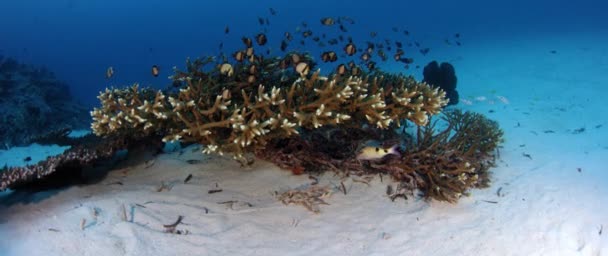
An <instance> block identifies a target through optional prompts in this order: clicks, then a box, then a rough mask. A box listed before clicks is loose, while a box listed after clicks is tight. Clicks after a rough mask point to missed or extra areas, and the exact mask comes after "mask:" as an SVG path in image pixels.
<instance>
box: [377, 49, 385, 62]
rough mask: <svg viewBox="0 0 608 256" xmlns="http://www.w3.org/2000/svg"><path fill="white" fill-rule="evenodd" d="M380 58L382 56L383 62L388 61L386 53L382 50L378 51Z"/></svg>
mask: <svg viewBox="0 0 608 256" xmlns="http://www.w3.org/2000/svg"><path fill="white" fill-rule="evenodd" d="M378 56H380V58H381V59H382V61H386V59H387V57H386V53H384V51H383V50H382V49H380V50H378Z"/></svg>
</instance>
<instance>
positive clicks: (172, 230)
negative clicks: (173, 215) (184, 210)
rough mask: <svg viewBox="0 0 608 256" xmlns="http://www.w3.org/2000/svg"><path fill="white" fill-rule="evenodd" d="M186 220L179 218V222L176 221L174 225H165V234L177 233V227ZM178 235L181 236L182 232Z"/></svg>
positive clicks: (182, 217)
mask: <svg viewBox="0 0 608 256" xmlns="http://www.w3.org/2000/svg"><path fill="white" fill-rule="evenodd" d="M183 219H184V216H181V215H179V216H177V221H175V223H173V224H168V225H163V227H164V228H165V232H167V233H175V228H176V227H177V225H179V224H180V223H182V220H183ZM177 234H181V232H177Z"/></svg>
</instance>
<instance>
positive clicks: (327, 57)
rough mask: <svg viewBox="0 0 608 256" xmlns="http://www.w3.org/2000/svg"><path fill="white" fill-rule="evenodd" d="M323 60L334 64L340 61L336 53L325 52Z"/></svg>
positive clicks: (322, 55)
mask: <svg viewBox="0 0 608 256" xmlns="http://www.w3.org/2000/svg"><path fill="white" fill-rule="evenodd" d="M321 60H323V61H324V62H334V61H336V60H338V55H337V54H336V53H335V52H334V51H329V52H323V54H321Z"/></svg>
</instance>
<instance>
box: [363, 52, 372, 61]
mask: <svg viewBox="0 0 608 256" xmlns="http://www.w3.org/2000/svg"><path fill="white" fill-rule="evenodd" d="M371 57H372V56H371V55H369V53H367V52H366V53H363V54H361V60H362V61H368V60H369V59H370V58H371Z"/></svg>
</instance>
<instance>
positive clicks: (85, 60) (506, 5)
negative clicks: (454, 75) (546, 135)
mask: <svg viewBox="0 0 608 256" xmlns="http://www.w3.org/2000/svg"><path fill="white" fill-rule="evenodd" d="M269 7H272V8H274V9H275V10H276V11H277V12H278V14H277V15H276V16H271V15H270V13H269V10H268V8H269ZM605 10H608V1H599V0H596V1H594V0H583V1H563V0H560V1H532V0H531V1H525V0H512V1H482V0H469V1H453V0H449V1H448V0H444V1H439V0H434V1H381V0H376V1H278V0H277V1H236V0H233V1H200V0H198V1H195V0H188V1H186V0H182V1H179V0H178V1H162V0H148V1H135V0H130V1H125V0H105V1H93V0H91V1H84V0H81V1H78V0H58V1H43V0H19V1H8V0H3V1H0V32H1V34H0V54H1V55H4V56H12V57H15V58H17V59H18V60H20V61H23V62H26V63H33V64H38V65H45V66H48V67H49V68H50V69H51V70H53V71H54V72H55V73H56V74H57V75H58V77H59V78H60V79H62V80H64V81H67V82H68V83H69V84H70V85H71V87H72V93H73V94H74V95H75V97H77V98H79V99H80V100H81V101H82V102H83V103H85V104H90V105H97V100H96V98H95V97H96V96H97V94H98V91H100V90H102V89H103V88H105V87H108V86H112V85H114V86H126V85H130V84H131V83H134V82H140V83H141V84H142V85H151V86H156V87H159V88H161V87H165V86H167V85H168V84H169V80H168V79H167V78H166V77H167V76H169V75H171V67H173V66H178V67H183V66H184V61H185V59H186V57H189V56H190V57H193V58H194V57H198V56H201V55H215V54H217V53H218V50H217V49H218V44H219V42H221V41H223V42H224V49H225V51H226V52H227V53H231V52H233V51H235V50H237V49H241V48H242V43H241V42H240V38H241V36H243V35H248V36H253V35H255V34H256V33H258V32H260V31H261V30H262V27H261V26H260V25H259V24H258V21H257V18H258V17H268V18H269V20H270V26H268V28H267V31H268V33H267V34H268V36H269V45H270V46H271V47H272V48H273V49H274V50H273V51H274V52H275V53H279V50H278V48H279V44H280V39H282V37H283V34H284V32H285V31H290V32H291V33H292V34H295V32H294V30H295V28H296V27H297V26H299V25H300V24H301V22H303V21H305V22H307V23H308V24H309V25H310V27H311V29H312V30H313V32H315V33H318V34H320V33H323V32H324V33H326V34H327V35H328V36H329V37H331V35H332V33H334V34H335V33H337V32H338V29H337V28H336V27H332V28H329V27H322V26H321V25H320V23H319V19H320V18H322V17H326V16H332V17H337V16H349V17H351V18H353V19H354V20H355V22H356V23H355V25H352V26H350V25H349V26H347V28H348V29H349V34H351V35H353V38H354V39H355V42H359V45H360V46H359V47H360V48H362V47H364V46H363V45H364V44H363V42H364V41H365V40H368V39H369V33H370V32H371V31H377V32H378V34H379V35H378V38H377V40H376V41H379V40H380V39H383V38H390V39H392V40H393V41H394V40H403V41H404V42H406V41H407V40H405V37H403V35H402V34H401V33H393V32H392V31H391V29H392V28H393V27H397V28H399V29H407V30H409V31H410V32H411V34H412V37H413V38H415V39H416V40H417V41H419V42H421V43H423V45H425V46H428V47H431V48H432V51H431V54H430V55H429V56H427V57H428V58H436V59H440V60H441V56H440V55H441V52H442V50H445V49H446V48H448V47H453V46H448V45H445V44H444V43H443V40H444V39H445V38H446V37H449V36H451V35H453V34H454V33H457V32H458V33H461V34H462V43H463V44H470V43H474V42H478V41H486V43H491V42H492V41H494V40H511V39H513V38H520V37H535V36H543V35H546V34H564V35H565V36H567V35H568V34H571V33H574V32H577V31H580V30H587V29H590V30H592V29H597V28H601V29H605V28H608V19H607V18H605V17H604V15H605ZM226 25H228V26H229V27H230V33H229V34H228V35H225V34H224V27H225V26H226ZM309 42H310V41H309ZM342 47H343V44H342V43H341V44H339V45H336V46H335V47H333V48H332V49H333V50H336V51H341V50H340V49H341V48H342ZM289 49H298V50H312V51H314V52H317V53H318V52H319V50H318V49H317V47H316V46H313V44H311V43H308V44H307V47H300V46H299V45H297V44H296V43H292V44H291V48H289ZM357 56H358V55H357ZM390 56H392V55H390V54H389V57H390ZM413 57H415V58H417V57H420V56H413ZM420 64H421V65H424V64H425V62H423V63H420ZM152 65H159V66H160V67H161V70H162V73H161V76H160V77H158V78H154V77H152V76H151V75H150V67H151V66H152ZM108 66H113V67H114V69H115V71H116V73H115V76H114V77H113V78H112V79H111V80H106V79H105V77H104V73H105V70H106V68H107V67H108ZM403 71H404V72H406V73H407V72H410V73H411V72H421V70H411V69H410V70H408V71H406V70H403Z"/></svg>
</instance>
